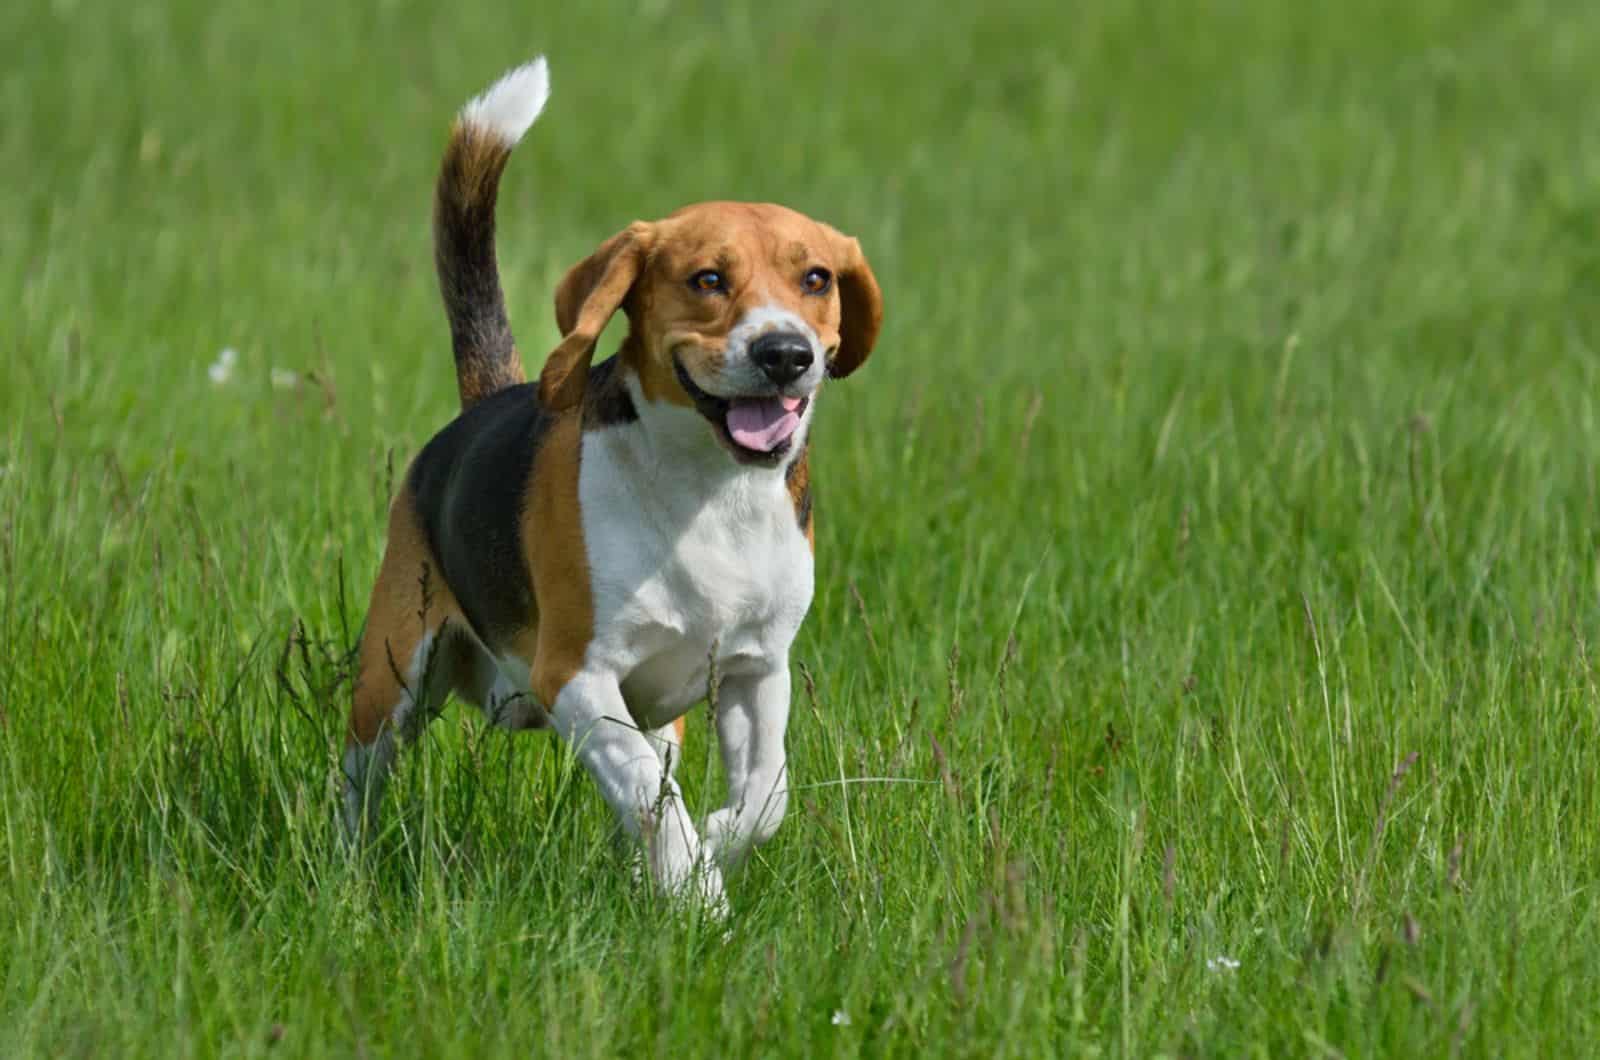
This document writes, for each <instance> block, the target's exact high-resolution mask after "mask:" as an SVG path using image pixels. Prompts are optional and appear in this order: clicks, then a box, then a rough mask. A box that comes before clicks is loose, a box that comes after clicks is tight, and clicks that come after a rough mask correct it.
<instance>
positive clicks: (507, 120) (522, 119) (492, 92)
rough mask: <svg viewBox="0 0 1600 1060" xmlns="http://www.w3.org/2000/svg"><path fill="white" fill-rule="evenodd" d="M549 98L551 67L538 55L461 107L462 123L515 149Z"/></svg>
mask: <svg viewBox="0 0 1600 1060" xmlns="http://www.w3.org/2000/svg"><path fill="white" fill-rule="evenodd" d="M549 98H550V68H549V67H548V66H547V65H546V64H545V61H544V56H542V55H541V56H539V57H538V58H537V59H535V60H533V61H532V62H530V63H524V64H523V65H521V66H519V67H517V68H516V69H515V70H512V71H510V72H509V73H507V74H506V75H505V76H504V77H502V78H501V79H500V80H498V81H496V82H495V83H494V84H492V85H490V86H489V87H488V88H487V89H485V90H484V91H483V92H482V93H481V94H480V95H477V96H474V97H473V98H472V100H471V101H470V102H469V103H468V104H467V105H466V106H465V107H462V108H461V122H462V124H464V125H472V126H476V127H477V128H479V129H483V130H484V131H486V132H489V133H493V134H494V135H495V136H497V137H499V138H500V140H501V142H502V143H504V144H505V145H506V146H507V147H515V146H516V145H517V141H519V140H521V139H522V134H523V133H525V132H527V131H528V127H529V126H531V125H532V124H533V122H534V119H536V118H538V117H539V112H540V111H542V110H544V104H545V101H546V100H548V99H549Z"/></svg>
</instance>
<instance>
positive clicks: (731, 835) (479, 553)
mask: <svg viewBox="0 0 1600 1060" xmlns="http://www.w3.org/2000/svg"><path fill="white" fill-rule="evenodd" d="M548 94H549V75H548V72H547V70H546V66H545V62H544V60H543V59H542V58H541V59H536V60H534V61H533V62H531V63H529V64H527V65H525V66H522V67H519V68H517V69H515V70H513V71H511V72H510V73H508V74H506V75H505V76H504V77H503V78H502V79H501V80H499V81H498V82H496V83H495V84H494V85H493V86H491V87H490V88H489V89H488V90H487V91H486V92H484V93H483V94H482V95H480V96H478V97H477V98H475V99H473V100H472V101H471V102H469V103H468V104H467V105H466V107H465V108H463V109H462V111H461V113H460V115H459V116H458V118H457V120H456V122H455V125H454V127H453V129H452V131H451V135H450V140H449V143H448V145H447V146H446V147H445V153H444V161H443V164H442V167H441V170H440V173H439V180H438V185H437V188H436V193H435V198H434V215H433V218H434V242H435V261H436V264H437V267H438V273H439V289H440V292H441V293H442V295H443V297H444V304H445V311H446V313H447V315H448V316H449V321H450V338H451V343H452V346H453V347H454V352H455V362H456V380H457V384H458V386H459V389H460V392H461V414H460V415H459V416H457V417H456V419H455V420H454V421H452V422H451V423H450V424H449V425H448V426H446V427H445V428H444V429H443V430H441V431H440V432H439V433H438V434H436V435H435V436H434V437H433V439H432V440H431V441H429V442H428V444H427V445H426V446H424V447H423V449H422V451H421V452H420V453H419V454H418V455H417V457H416V459H415V460H414V461H413V462H412V464H411V467H410V469H409V470H408V471H407V473H406V476H405V480H404V483H403V485H402V486H401V488H400V489H399V490H398V492H397V494H396V496H395V498H394V501H393V504H392V506H391V508H390V512H389V530H388V544H387V548H386V550H385V552H384V557H383V562H382V566H381V568H380V570H379V572H378V578H377V582H376V584H375V586H374V588H373V591H372V602H371V605H370V608H369V610H368V614H367V624H366V628H365V630H364V632H363V635H362V639H361V647H360V652H359V658H358V674H357V679H356V685H355V692H354V701H353V703H352V705H351V710H350V719H349V726H348V732H347V737H346V745H345V754H344V773H345V778H346V787H345V802H344V825H345V829H346V831H347V833H348V834H349V835H350V836H351V838H352V839H355V840H358V841H359V840H360V839H361V838H362V837H364V836H366V835H367V834H370V832H371V831H372V829H373V827H374V824H375V819H376V813H377V808H378V803H379V800H380V798H381V795H382V790H383V781H384V776H385V774H386V772H387V771H388V768H389V766H390V765H391V763H392V761H393V758H394V754H395V750H396V747H397V746H398V745H400V744H402V743H405V742H407V741H409V740H411V739H413V738H415V736H416V735H417V734H418V732H419V731H420V730H421V728H422V726H423V725H424V724H425V723H426V722H427V720H428V719H429V718H430V717H431V716H433V715H434V714H435V713H436V712H437V711H438V709H439V708H440V707H441V706H442V704H443V701H444V699H445V697H446V696H448V695H449V694H450V693H451V692H454V693H455V694H456V695H457V696H459V697H460V698H461V699H464V700H466V701H468V702H470V703H473V704H475V705H477V706H478V707H479V708H481V709H482V710H483V711H484V713H485V714H486V715H487V717H488V719H489V720H490V721H491V722H492V723H494V724H496V725H499V726H502V727H504V728H507V729H528V728H542V727H547V726H548V727H550V728H552V729H553V730H554V731H555V733H556V735H557V736H558V737H560V738H561V739H563V740H565V741H567V742H568V743H569V744H570V745H571V746H572V748H573V750H574V752H575V753H576V755H577V757H578V759H579V760H580V761H581V762H582V764H583V765H584V767H585V768H586V769H587V771H588V772H589V774H590V775H591V776H592V777H593V778H594V781H595V783H596V784H597V785H598V786H599V788H600V791H601V794H602V795H603V796H604V797H605V800H606V802H607V803H608V804H609V805H610V806H611V808H612V810H614V811H615V812H616V814H617V816H618V818H619V819H620V821H621V823H622V826H623V828H624V829H625V830H626V832H627V833H629V834H630V835H631V836H633V837H635V838H636V839H638V840H639V841H641V842H642V844H643V847H644V851H645V855H646V861H647V863H648V865H649V870H650V873H651V876H652V878H653V879H654V881H655V882H656V883H657V884H658V885H659V886H660V887H661V888H662V889H664V890H665V891H667V892H669V893H672V894H680V895H687V896H691V897H694V898H697V899H699V900H702V901H705V902H707V903H709V904H710V905H711V906H713V907H714V908H716V909H723V908H725V899H724V897H723V890H722V873H723V872H724V871H725V870H731V869H733V868H734V867H736V866H737V865H738V864H739V863H740V862H741V860H742V859H743V858H744V856H745V855H746V854H747V853H748V852H749V850H750V849H751V848H752V847H753V846H754V845H755V844H757V843H761V842H764V841H766V840H767V839H769V838H771V837H772V835H773V833H774V832H775V831H776V830H777V827H778V825H779V823H780V822H781V821H782V819H783V815H784V809H785V806H786V804H787V801H788V781H787V777H786V775H785V755H784V730H785V727H786V725H787V721H788V715H789V645H790V643H791V642H792V641H793V639H794V635H795V632H796V631H797V630H798V629H799V626H800V623H801V621H802V620H803V619H804V617H805V614H806V610H807V608H808V607H809V606H810V604H811V593H812V512H811V472H810V466H809V462H808V459H807V453H806V440H807V434H808V432H809V429H810V425H811V419H812V416H813V414H814V408H815V404H816V397H817V394H818V391H819V389H820V387H821V386H822V382H823V379H824V378H825V377H831V378H842V377H844V376H847V375H849V374H850V373H851V372H853V371H855V370H856V369H857V368H859V367H860V366H861V364H862V362H863V361H865V360H866V359H867V355H868V353H870V352H871V350H872V346H873V343H874V341H875V340H876V338H877V334H878V326H879V323H880V320H881V318H882V311H883V306H882V295H881V293H880V292H879V289H878V284H877V281H876V280H875V279H874V277H873V275H872V270H871V268H869V267H868V265H867V262H866V259H865V258H864V257H862V254H861V248H860V246H859V244H858V243H857V242H856V241H855V240H854V239H850V238H847V237H845V236H843V235H841V234H840V233H839V232H837V231H835V230H834V229H833V228H830V227H829V226H827V225H825V224H821V223H819V222H817V221H813V220H811V219H810V218H808V217H805V216H804V215H802V214H799V213H796V212H794V211H793V210H788V209H785V208H784V207H781V206H773V205H765V204H754V203H735V202H708V203H701V204H699V205H695V206H689V207H686V208H684V209H682V210H679V211H678V212H676V213H674V214H672V215H671V216H669V217H667V218H665V219H663V220H660V221H653V222H636V223H634V224H631V225H629V226H628V227H627V228H625V229H623V230H622V231H621V232H619V233H618V234H617V235H615V236H613V237H612V238H610V239H608V240H606V241H605V242H604V243H602V244H601V245H600V246H599V248H598V249H597V250H595V252H594V253H593V254H591V255H589V257H587V258H585V259H584V260H583V261H581V262H579V263H578V264H577V265H575V266H573V267H572V269H571V270H570V271H569V272H568V273H567V274H566V276H565V277H564V278H563V279H562V280H561V282H560V284H559V285H558V286H557V288H556V292H555V309H556V323H557V325H558V326H559V328H560V331H561V334H562V336H563V338H562V339H561V341H560V344H559V345H557V346H556V348H555V350H554V351H553V352H552V353H551V354H550V357H549V359H548V360H547V361H546V363H545V366H544V370H543V371H542V372H541V373H540V376H539V380H538V382H537V383H528V382H524V381H523V378H524V377H523V370H522V363H521V358H520V356H519V354H518V353H517V350H516V347H515V345H514V343H513V340H512V337H511V327H510V324H509V323H508V321H507V319H506V310H505V301H504V297H503V295H502V293H501V289H500V279H499V274H498V271H497V269H496V265H495V249H494V209H495V198H496V192H497V188H498V185H499V181H500V175H501V173H502V171H503V170H504V168H505V165H506V161H507V159H508V158H509V157H510V154H511V150H512V148H513V147H514V146H515V145H516V144H517V142H518V141H519V140H520V139H521V138H522V136H523V134H524V133H525V132H526V131H527V130H528V128H529V127H530V126H531V125H532V124H533V121H534V119H535V118H537V117H538V116H539V113H540V111H541V110H542V109H543V107H544V104H545V100H546V98H547V96H548ZM619 308H620V309H621V310H622V311H623V312H624V314H626V317H627V323H628V330H627V335H626V337H625V338H624V339H623V340H622V343H621V345H620V347H619V348H618V350H617V352H616V353H615V354H614V355H613V356H612V357H611V358H610V359H608V360H605V361H603V362H602V363H600V364H598V365H593V364H592V359H593V354H594V348H595V343H596V341H597V340H598V338H599V337H600V333H601V331H602V330H603V329H604V328H605V326H606V322H607V321H608V320H609V319H610V318H611V316H612V315H613V314H614V313H615V312H616V311H617V310H618V309H619ZM713 675H714V676H715V678H716V679H719V680H720V684H719V686H718V692H717V695H716V696H715V699H714V705H715V711H716V716H715V725H716V730H717V740H718V743H719V745H720V750H721V754H722V760H723V765H724V767H725V772H726V774H727V782H728V796H727V802H726V804H725V805H724V806H723V807H722V808H721V809H719V810H717V811H716V812H714V813H712V814H711V815H710V816H709V817H708V818H707V819H706V821H705V824H704V830H703V833H702V832H701V831H698V830H697V829H696V827H695V825H694V822H693V821H691V820H690V818H689V815H688V813H687V811H686V810H685V808H684V805H683V799H682V796H681V794H680V792H679V789H678V785H677V783H676V782H675V781H674V779H673V768H674V766H675V765H676V764H677V759H678V757H679V755H680V749H681V746H682V740H683V718H684V714H685V712H686V711H688V710H689V709H690V707H692V706H693V705H694V704H696V703H698V702H700V701H701V700H704V699H706V698H707V696H708V681H710V680H712V679H713Z"/></svg>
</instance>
